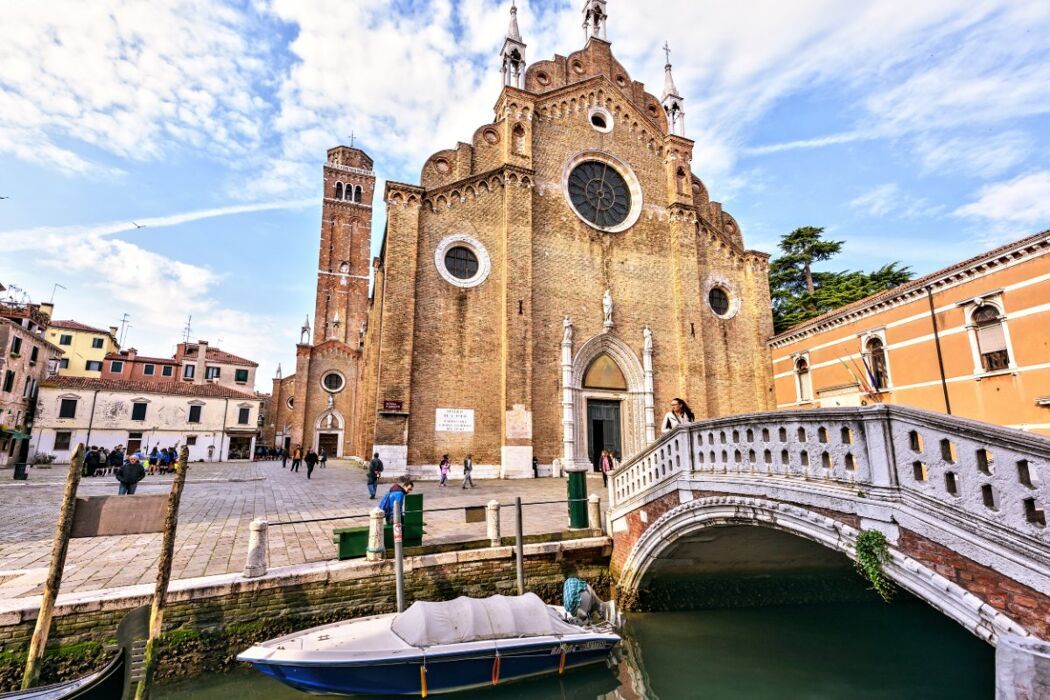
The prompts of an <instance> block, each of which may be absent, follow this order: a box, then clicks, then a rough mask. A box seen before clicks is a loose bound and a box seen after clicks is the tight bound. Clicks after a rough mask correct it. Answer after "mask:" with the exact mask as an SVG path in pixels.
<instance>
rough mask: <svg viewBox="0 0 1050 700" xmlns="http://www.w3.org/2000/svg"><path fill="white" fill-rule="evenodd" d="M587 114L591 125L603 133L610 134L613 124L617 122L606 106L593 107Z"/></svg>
mask: <svg viewBox="0 0 1050 700" xmlns="http://www.w3.org/2000/svg"><path fill="white" fill-rule="evenodd" d="M587 116H588V118H589V119H590V122H591V126H592V127H594V129H595V130H596V131H600V132H601V133H603V134H608V133H609V132H610V131H612V130H613V126H614V123H615V122H614V121H613V115H612V114H610V113H609V110H607V109H605V108H604V107H591V109H590V111H589V112H588V113H587Z"/></svg>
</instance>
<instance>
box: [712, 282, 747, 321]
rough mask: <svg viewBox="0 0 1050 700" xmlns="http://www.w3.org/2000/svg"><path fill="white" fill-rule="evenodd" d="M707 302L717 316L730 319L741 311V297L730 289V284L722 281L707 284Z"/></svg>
mask: <svg viewBox="0 0 1050 700" xmlns="http://www.w3.org/2000/svg"><path fill="white" fill-rule="evenodd" d="M707 303H708V305H709V306H710V307H711V311H713V312H714V314H715V316H718V317H719V318H722V319H730V318H733V317H734V316H736V315H737V312H738V311H740V299H739V298H738V297H737V295H736V294H735V293H733V292H732V291H730V286H729V285H728V284H727V283H725V282H722V281H712V282H710V283H709V284H708V286H707Z"/></svg>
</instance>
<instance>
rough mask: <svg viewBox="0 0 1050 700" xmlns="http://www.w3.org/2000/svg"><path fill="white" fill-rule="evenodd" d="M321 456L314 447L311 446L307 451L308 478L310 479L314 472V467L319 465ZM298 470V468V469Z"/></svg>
mask: <svg viewBox="0 0 1050 700" xmlns="http://www.w3.org/2000/svg"><path fill="white" fill-rule="evenodd" d="M320 459H321V458H320V457H318V456H317V453H316V452H314V448H312V447H311V448H310V449H309V450H307V451H306V478H307V479H309V478H310V475H312V474H313V473H314V467H316V466H317V462H318V461H320ZM296 471H298V470H296Z"/></svg>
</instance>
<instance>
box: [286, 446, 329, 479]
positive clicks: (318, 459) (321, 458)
mask: <svg viewBox="0 0 1050 700" xmlns="http://www.w3.org/2000/svg"><path fill="white" fill-rule="evenodd" d="M280 452H281V469H284V468H286V467H287V466H288V457H289V454H288V450H280ZM291 458H292V468H291V469H290V470H289V472H295V473H296V474H298V473H299V467H301V466H302V465H303V462H306V478H307V479H309V478H311V477H313V473H314V467H317V466H318V465H320V467H321V469H325V468H326V467H327V466H328V450H326V449H325V448H323V447H322V448H321V449H320V450H319V451H318V450H315V449H314V448H313V447H311V448H310V449H309V450H307V451H306V452H305V453H303V446H302V445H296V446H295V447H294V448H293V449H292V452H291Z"/></svg>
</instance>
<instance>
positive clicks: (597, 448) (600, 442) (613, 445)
mask: <svg viewBox="0 0 1050 700" xmlns="http://www.w3.org/2000/svg"><path fill="white" fill-rule="evenodd" d="M587 446H588V448H589V449H588V456H589V457H590V459H591V464H592V465H594V470H595V471H601V462H600V460H601V456H602V450H612V453H613V456H615V457H616V458H617V459H620V458H621V457H622V445H621V442H620V402H619V401H601V400H597V399H588V401H587Z"/></svg>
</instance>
